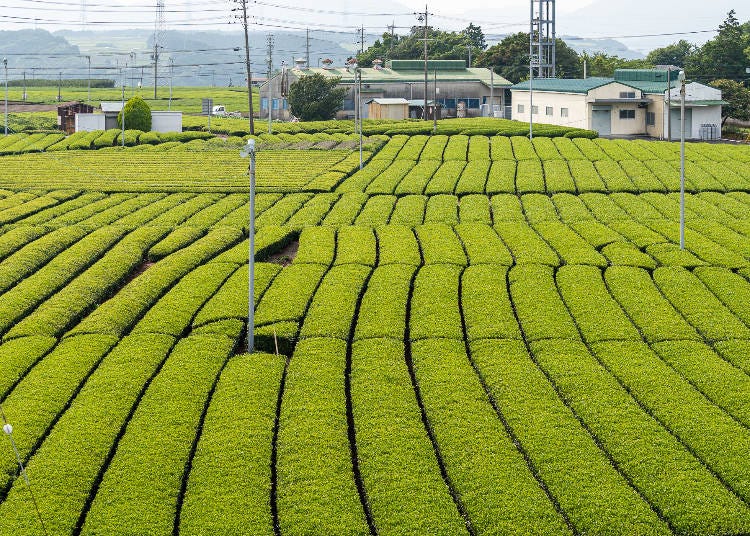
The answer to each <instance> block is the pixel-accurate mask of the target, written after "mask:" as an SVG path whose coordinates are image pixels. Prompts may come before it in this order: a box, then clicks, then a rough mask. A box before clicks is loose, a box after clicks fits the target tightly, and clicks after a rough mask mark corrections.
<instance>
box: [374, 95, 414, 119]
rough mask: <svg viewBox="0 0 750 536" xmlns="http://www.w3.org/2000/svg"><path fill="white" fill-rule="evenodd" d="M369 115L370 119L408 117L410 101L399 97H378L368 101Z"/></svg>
mask: <svg viewBox="0 0 750 536" xmlns="http://www.w3.org/2000/svg"><path fill="white" fill-rule="evenodd" d="M367 112H368V113H367V117H368V118H370V119H407V118H408V117H409V101H408V100H406V99H398V98H390V99H387V98H377V99H370V100H368V101H367Z"/></svg>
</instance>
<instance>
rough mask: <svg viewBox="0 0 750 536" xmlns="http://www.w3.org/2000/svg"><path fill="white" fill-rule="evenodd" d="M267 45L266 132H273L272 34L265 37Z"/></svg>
mask: <svg viewBox="0 0 750 536" xmlns="http://www.w3.org/2000/svg"><path fill="white" fill-rule="evenodd" d="M266 45H267V46H268V81H267V82H266V89H267V90H268V93H267V102H268V133H269V134H271V133H272V132H273V91H272V90H271V76H273V34H268V36H267V37H266Z"/></svg>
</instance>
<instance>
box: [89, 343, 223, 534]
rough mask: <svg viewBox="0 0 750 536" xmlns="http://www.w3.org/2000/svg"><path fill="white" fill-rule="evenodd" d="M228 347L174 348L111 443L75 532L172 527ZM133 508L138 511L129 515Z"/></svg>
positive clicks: (164, 530)
mask: <svg viewBox="0 0 750 536" xmlns="http://www.w3.org/2000/svg"><path fill="white" fill-rule="evenodd" d="M234 344H235V341H233V340H229V339H226V338H224V337H208V336H193V337H188V338H186V339H183V340H181V341H180V342H179V343H178V344H177V346H176V347H175V348H174V349H173V350H172V353H171V354H170V356H169V358H168V359H167V361H166V362H165V363H164V366H163V367H162V369H161V370H160V372H159V374H158V375H157V376H156V377H155V378H154V380H153V381H152V382H151V384H150V385H149V387H148V389H147V391H146V393H145V394H144V396H143V398H142V399H141V400H140V402H139V404H138V408H137V409H136V411H135V413H134V414H133V417H132V419H131V420H130V422H129V423H128V427H127V429H126V431H125V435H124V436H123V437H122V439H121V440H120V442H119V443H118V445H117V452H116V453H115V455H114V457H113V458H112V461H111V463H110V465H109V467H108V469H107V472H106V473H105V475H104V478H103V479H102V482H101V485H100V486H99V489H98V492H97V494H96V497H95V498H94V501H93V502H92V503H91V509H90V510H89V512H88V515H87V516H86V520H85V523H84V525H83V528H82V530H81V534H85V535H91V534H101V533H107V534H112V535H118V534H130V533H132V531H136V532H138V533H139V534H165V533H169V532H170V531H171V530H172V528H173V526H174V523H175V516H176V514H177V496H178V494H179V492H180V489H181V485H182V479H183V478H184V476H183V475H184V472H185V466H186V464H187V463H188V460H189V456H190V454H191V447H192V445H193V441H194V440H195V437H196V432H197V431H199V430H200V428H199V425H200V421H201V416H202V413H203V411H204V407H205V406H206V404H207V403H208V396H209V393H210V391H211V389H212V387H213V386H214V384H215V382H216V381H217V379H218V376H219V373H220V372H221V369H222V366H223V365H224V363H225V362H226V360H227V358H228V357H229V355H230V353H231V352H232V350H233V347H234ZM175 415H179V416H180V418H179V419H175ZM156 483H158V485H157V484H156ZM133 508H136V509H137V511H138V512H139V515H138V516H137V517H135V518H134V517H133V515H132V512H133Z"/></svg>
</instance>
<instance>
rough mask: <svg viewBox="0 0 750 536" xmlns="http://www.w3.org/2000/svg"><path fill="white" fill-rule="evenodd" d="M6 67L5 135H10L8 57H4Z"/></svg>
mask: <svg viewBox="0 0 750 536" xmlns="http://www.w3.org/2000/svg"><path fill="white" fill-rule="evenodd" d="M3 67H4V68H5V135H6V136H7V135H8V58H3Z"/></svg>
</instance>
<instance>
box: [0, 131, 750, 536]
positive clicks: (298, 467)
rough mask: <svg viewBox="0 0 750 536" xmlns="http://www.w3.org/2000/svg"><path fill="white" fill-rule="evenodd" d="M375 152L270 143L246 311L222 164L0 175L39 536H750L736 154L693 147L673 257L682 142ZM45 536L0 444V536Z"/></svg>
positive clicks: (46, 157) (467, 139)
mask: <svg viewBox="0 0 750 536" xmlns="http://www.w3.org/2000/svg"><path fill="white" fill-rule="evenodd" d="M324 125H329V126H332V125H333V123H325V124H324ZM197 134H201V133H200V132H199V133H197ZM339 134H342V135H343V136H346V134H343V133H339ZM96 135H97V136H99V137H97V138H93V135H88V134H87V135H81V136H77V137H75V138H73V140H71V141H68V142H67V145H70V144H72V143H75V144H77V145H80V146H87V145H88V147H91V146H92V144H93V146H96V141H97V140H99V139H100V138H101V137H103V136H104V135H107V133H106V132H105V133H97V134H96ZM139 135H140V136H143V134H139ZM298 135H299V134H297V133H295V134H291V133H277V134H274V135H273V138H272V139H269V138H265V139H262V142H264V143H269V145H271V146H278V145H279V144H282V143H298V142H301V141H302V138H300V139H296V138H294V141H292V139H290V138H289V137H287V136H298ZM308 135H309V136H311V134H305V136H308ZM324 136H326V138H325V139H322V138H320V139H316V140H315V141H314V143H319V142H324V141H328V142H330V141H335V142H336V143H341V142H342V141H345V140H339V139H336V138H334V137H333V136H334V135H331V134H325V135H324ZM303 137H304V136H303ZM9 138H10V139H8V140H0V144H1V145H0V151H2V150H3V149H8V148H11V149H12V151H8V152H13V153H15V152H16V151H17V148H18V147H23V146H24V145H23V144H24V143H26V144H27V145H33V144H36V143H40V142H42V141H43V140H45V139H46V135H45V136H44V137H37V138H34V139H33V140H31V141H29V138H30V137H27V136H15V137H13V136H11V137H9ZM160 138H161V136H160ZM107 139H109V140H112V141H110V142H109V143H110V144H111V143H113V140H114V139H115V138H114V137H113V136H112V135H111V133H110V134H109V136H108V138H107ZM3 141H4V144H3ZM308 141H313V140H308ZM377 141H379V142H380V143H378V144H373V146H372V147H371V153H372V154H371V155H368V158H369V159H368V160H367V161H366V162H365V165H364V167H363V169H362V170H361V171H360V170H358V154H357V153H351V152H350V151H331V150H323V151H321V150H309V151H301V150H299V149H295V150H292V149H288V150H278V149H275V150H264V151H261V152H259V154H258V171H259V172H260V171H261V170H262V169H263V167H266V168H267V171H266V173H268V174H267V175H263V176H261V175H260V174H259V180H260V181H261V182H259V184H262V185H263V190H265V191H259V192H258V194H257V196H256V200H255V212H256V219H255V229H254V230H255V234H254V239H255V251H254V255H255V259H256V263H255V265H254V287H253V292H252V295H250V293H249V292H248V290H249V265H248V254H249V251H248V247H249V244H248V234H249V227H250V224H249V221H248V217H249V206H248V196H247V190H246V188H247V182H246V177H247V176H246V175H245V173H246V170H247V168H246V166H247V161H246V160H241V159H240V158H239V155H238V154H237V151H236V149H228V148H226V147H225V146H223V148H219V149H216V148H213V149H212V148H210V147H206V145H207V144H209V143H212V142H211V140H208V141H206V140H200V139H199V140H193V141H190V142H187V143H184V144H181V145H179V147H180V149H179V150H177V149H175V147H176V146H175V145H169V143H172V142H167V143H161V144H158V145H153V146H152V145H150V144H145V145H140V146H137V147H133V148H129V149H126V150H122V149H119V148H116V147H112V148H111V149H101V150H99V151H92V150H88V151H84V150H76V151H67V152H61V151H52V152H49V153H46V152H44V153H41V154H34V155H16V154H8V155H6V156H1V157H0V163H1V164H3V166H2V167H0V169H1V170H2V182H0V399H2V405H3V410H4V412H5V414H6V416H7V418H8V419H9V422H11V424H12V425H13V426H14V439H15V441H16V444H17V446H18V449H19V453H20V455H21V456H22V458H23V460H24V461H25V462H26V464H27V466H28V469H29V475H30V478H31V482H32V485H33V486H34V491H35V497H36V499H37V502H38V505H39V511H40V514H41V515H42V517H43V519H44V521H45V524H46V527H47V530H48V531H49V532H50V534H68V535H74V534H86V535H94V534H97V535H98V534H114V535H118V534H122V535H125V534H139V535H140V534H148V535H155V536H169V535H171V534H175V533H179V534H191V535H193V534H194V535H199V534H208V533H212V534H213V533H215V534H229V535H237V536H239V535H244V534H247V533H252V534H268V535H272V534H274V533H281V534H341V533H347V534H372V533H376V534H384V535H385V534H389V535H390V534H393V535H400V534H415V535H416V534H466V533H468V532H469V531H471V533H473V534H492V533H503V534H541V535H550V536H552V535H560V534H614V535H631V534H642V535H667V534H673V533H678V534H684V535H691V536H698V535H704V534H727V535H729V534H745V533H748V532H750V507H748V504H750V485H748V480H747V476H746V475H747V470H746V469H747V463H746V457H747V451H748V449H750V432H748V430H749V429H750V410H749V409H748V404H747V401H748V399H750V376H748V374H750V359H748V357H747V356H748V355H750V309H748V306H747V304H748V301H749V300H750V194H748V193H747V192H748V191H749V190H750V186H748V184H749V183H750V172H749V171H748V169H747V164H748V163H750V152H748V151H747V149H746V148H745V147H737V146H728V145H715V144H690V145H689V146H688V150H687V155H686V162H687V169H688V174H687V192H686V195H685V200H686V219H687V226H686V249H684V250H681V249H680V248H679V245H678V244H679V226H678V221H679V193H678V192H679V150H678V146H677V145H676V144H667V143H652V142H645V141H621V140H617V141H615V140H603V139H593V140H592V139H587V138H584V137H581V138H574V139H571V138H568V137H564V136H561V137H556V138H542V137H535V138H534V140H533V141H529V139H528V138H526V137H524V136H499V135H471V134H466V133H464V134H462V133H461V131H458V132H451V133H440V134H438V135H434V136H430V135H428V134H417V135H408V134H403V133H401V134H394V135H393V136H390V137H385V138H377ZM174 143H176V142H174ZM16 144H19V145H18V147H16V148H14V146H15V145H16ZM102 144H103V145H107V143H106V142H102ZM190 144H196V145H197V144H203V146H202V149H201V150H195V149H191V148H189V147H186V146H188V145H190ZM165 145H167V148H169V149H170V152H168V153H164V154H161V153H160V151H158V150H157V149H158V148H160V147H163V146H165ZM20 150H21V151H23V149H22V148H21V149H20ZM230 153H231V155H232V157H231V158H232V159H233V160H231V161H229V160H228V161H227V162H230V164H231V165H229V164H222V160H221V159H222V158H223V156H222V155H226V157H227V158H229V155H230ZM165 154H166V155H167V156H170V157H172V158H171V159H172V160H173V164H174V167H172V168H170V169H169V170H168V171H164V168H158V167H149V166H151V165H153V161H155V160H156V158H155V157H157V156H164V155H165ZM352 154H353V155H354V156H352ZM148 155H152V156H154V158H153V159H151V160H149V159H148V158H147V156H148ZM292 156H294V157H295V158H297V159H299V160H301V164H300V166H299V168H295V166H294V165H293V161H292V160H293V159H292ZM123 157H128V158H129V160H126V159H123ZM139 157H140V158H139ZM87 162H96V166H97V169H98V173H99V177H98V178H96V177H95V176H93V175H91V174H90V172H91V171H93V170H94V167H90V168H86V163H87ZM149 162H152V164H149ZM223 165H227V166H228V167H227V168H223V167H222V166H223ZM232 166H236V173H237V176H236V181H235V182H232V181H231V180H228V179H230V178H231V177H233V175H230V174H229V173H235V171H234V170H235V168H234V167H232ZM137 167H142V168H143V169H141V170H140V173H142V175H141V178H140V179H136V178H137V177H138V175H137V172H136V171H133V170H130V169H128V171H127V172H126V171H124V169H127V168H137ZM45 169H48V170H49V171H46V172H45ZM86 169H89V170H90V171H85V170H86ZM224 169H228V170H230V171H228V172H225V171H223V170H224ZM211 170H213V171H211ZM216 170H218V172H219V173H220V174H219V175H213V180H212V179H211V177H212V175H211V173H212V172H213V173H216V172H217V171H216ZM45 173H46V174H45ZM149 174H150V175H151V178H150V180H149V181H147V180H146V178H145V176H146V175H149ZM110 175H111V176H110ZM35 176H36V180H37V182H34V180H35V179H34V177H35ZM154 176H156V177H154ZM116 177H122V178H123V180H122V181H121V182H120V183H119V184H116V185H115V184H114V181H113V179H114V178H116ZM216 177H219V178H221V180H219V179H217V178H216ZM125 179H126V180H125ZM159 179H161V180H159ZM178 179H179V180H178ZM137 180H138V181H142V182H140V183H139V182H137ZM5 181H7V182H5ZM181 181H182V182H181ZM222 181H224V182H222ZM206 182H211V185H210V186H211V187H210V188H204V187H205V186H206V184H205V183H206ZM141 190H147V191H141ZM206 190H208V191H206ZM251 304H252V306H253V307H254V311H255V350H257V351H256V352H254V353H252V354H247V353H245V350H246V347H245V346H244V345H245V344H246V343H245V340H246V337H245V336H246V330H247V327H246V326H247V315H248V308H249V306H250V305H251ZM277 349H278V351H279V355H274V354H275V353H276V350H277ZM40 530H41V528H40V525H39V521H38V518H37V516H36V512H35V510H34V508H33V504H32V503H31V502H30V500H29V495H28V489H27V488H26V484H25V482H24V480H23V478H22V477H19V475H18V472H17V466H16V462H15V457H14V455H13V452H12V449H11V446H10V443H9V442H8V441H4V442H2V443H0V534H1V535H3V536H5V535H8V536H10V535H13V536H36V535H37V534H39V533H40Z"/></svg>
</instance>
